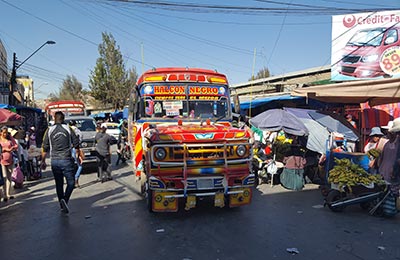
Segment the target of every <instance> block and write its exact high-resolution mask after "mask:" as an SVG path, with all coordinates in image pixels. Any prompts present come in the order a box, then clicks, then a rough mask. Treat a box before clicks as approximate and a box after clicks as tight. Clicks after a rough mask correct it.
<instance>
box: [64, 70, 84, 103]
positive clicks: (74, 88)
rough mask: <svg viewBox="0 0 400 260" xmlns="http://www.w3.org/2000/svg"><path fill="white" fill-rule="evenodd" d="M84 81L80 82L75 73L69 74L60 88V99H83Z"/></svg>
mask: <svg viewBox="0 0 400 260" xmlns="http://www.w3.org/2000/svg"><path fill="white" fill-rule="evenodd" d="M82 91H83V88H82V83H80V82H79V81H78V80H77V78H76V77H75V76H74V75H71V76H70V75H67V78H66V79H64V81H63V84H62V87H61V89H60V93H59V98H60V100H81V99H82Z"/></svg>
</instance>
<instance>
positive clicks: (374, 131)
mask: <svg viewBox="0 0 400 260" xmlns="http://www.w3.org/2000/svg"><path fill="white" fill-rule="evenodd" d="M379 135H381V136H383V135H384V134H383V133H382V131H381V128H380V127H378V126H375V127H372V129H371V133H370V134H369V136H379Z"/></svg>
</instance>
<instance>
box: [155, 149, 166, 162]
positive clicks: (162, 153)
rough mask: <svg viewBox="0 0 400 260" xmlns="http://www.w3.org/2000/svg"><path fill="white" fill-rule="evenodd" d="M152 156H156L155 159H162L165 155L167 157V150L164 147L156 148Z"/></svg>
mask: <svg viewBox="0 0 400 260" xmlns="http://www.w3.org/2000/svg"><path fill="white" fill-rule="evenodd" d="M154 156H155V157H156V159H157V160H159V161H162V160H164V159H165V157H167V151H165V149H164V148H158V149H157V150H156V151H155V152H154Z"/></svg>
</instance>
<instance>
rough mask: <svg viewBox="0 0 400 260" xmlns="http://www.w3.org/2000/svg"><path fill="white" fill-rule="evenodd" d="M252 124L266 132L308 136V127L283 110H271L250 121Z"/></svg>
mask: <svg viewBox="0 0 400 260" xmlns="http://www.w3.org/2000/svg"><path fill="white" fill-rule="evenodd" d="M250 124H251V125H253V126H255V127H257V128H259V129H261V130H266V131H271V132H275V131H280V130H283V131H285V133H288V134H292V135H296V136H305V135H308V129H307V127H306V126H305V125H304V124H303V122H301V121H300V120H299V119H297V117H296V116H294V115H293V114H291V113H289V112H287V111H285V110H282V109H270V110H267V111H264V112H262V113H261V114H258V115H256V116H255V117H253V118H251V119H250Z"/></svg>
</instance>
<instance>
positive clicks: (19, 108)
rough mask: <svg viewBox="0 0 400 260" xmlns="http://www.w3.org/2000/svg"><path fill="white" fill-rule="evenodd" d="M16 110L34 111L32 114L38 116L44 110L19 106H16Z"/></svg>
mask: <svg viewBox="0 0 400 260" xmlns="http://www.w3.org/2000/svg"><path fill="white" fill-rule="evenodd" d="M15 108H16V109H17V111H21V110H28V111H32V112H35V113H38V114H40V113H42V110H41V109H40V108H34V107H26V106H19V105H17V106H15Z"/></svg>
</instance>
